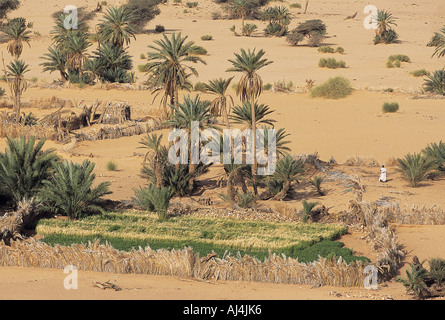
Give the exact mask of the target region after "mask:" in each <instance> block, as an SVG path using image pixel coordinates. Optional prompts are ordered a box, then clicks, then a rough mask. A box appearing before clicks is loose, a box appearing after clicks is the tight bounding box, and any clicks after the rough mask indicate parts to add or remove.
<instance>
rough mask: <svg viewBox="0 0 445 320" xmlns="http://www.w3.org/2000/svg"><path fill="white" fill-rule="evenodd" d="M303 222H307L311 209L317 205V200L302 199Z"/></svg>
mask: <svg viewBox="0 0 445 320" xmlns="http://www.w3.org/2000/svg"><path fill="white" fill-rule="evenodd" d="M302 204H303V217H302V219H303V222H304V223H307V221H308V219H309V217H310V215H311V212H312V210H313V209H314V208H315V207H316V206H317V205H318V202H307V201H306V200H303V202H302Z"/></svg>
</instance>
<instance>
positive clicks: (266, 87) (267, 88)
mask: <svg viewBox="0 0 445 320" xmlns="http://www.w3.org/2000/svg"><path fill="white" fill-rule="evenodd" d="M271 89H272V84H271V83H266V84H264V85H263V91H269V90H271Z"/></svg>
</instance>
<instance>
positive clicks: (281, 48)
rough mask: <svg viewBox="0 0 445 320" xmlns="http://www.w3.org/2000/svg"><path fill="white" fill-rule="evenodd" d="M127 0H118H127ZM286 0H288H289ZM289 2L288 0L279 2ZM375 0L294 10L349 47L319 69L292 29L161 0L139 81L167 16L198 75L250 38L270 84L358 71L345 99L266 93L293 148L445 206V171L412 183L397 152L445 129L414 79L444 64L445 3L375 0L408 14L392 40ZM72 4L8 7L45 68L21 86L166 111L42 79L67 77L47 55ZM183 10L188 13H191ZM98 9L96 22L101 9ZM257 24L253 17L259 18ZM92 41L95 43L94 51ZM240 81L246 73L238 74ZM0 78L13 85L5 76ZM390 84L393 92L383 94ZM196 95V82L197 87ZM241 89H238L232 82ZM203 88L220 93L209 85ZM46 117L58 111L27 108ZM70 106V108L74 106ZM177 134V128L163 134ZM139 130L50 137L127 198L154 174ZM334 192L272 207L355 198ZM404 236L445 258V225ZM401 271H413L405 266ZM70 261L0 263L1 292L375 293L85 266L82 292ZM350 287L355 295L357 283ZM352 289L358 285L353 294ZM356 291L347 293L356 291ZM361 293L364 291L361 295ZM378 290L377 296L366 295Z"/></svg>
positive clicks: (372, 193) (139, 43)
mask: <svg viewBox="0 0 445 320" xmlns="http://www.w3.org/2000/svg"><path fill="white" fill-rule="evenodd" d="M122 2H123V1H109V3H110V4H115V3H116V4H119V3H122ZM96 3H97V1H95V0H82V1H76V2H75V3H74V4H75V5H78V6H85V7H86V8H87V10H93V9H94V8H95V7H96ZM286 3H288V2H287V1H285V2H284V3H283V4H286ZM276 4H281V3H276ZM367 4H368V2H367V1H361V0H360V1H337V0H335V1H311V2H310V5H309V9H308V13H307V14H306V15H304V14H301V10H299V9H291V12H292V13H293V14H294V18H293V20H292V23H291V25H290V28H292V27H294V26H296V25H297V24H298V23H299V22H303V21H305V20H308V19H322V20H323V21H324V22H325V23H326V25H327V30H328V36H329V38H327V39H326V41H325V42H326V44H329V45H332V46H334V47H335V46H341V47H343V48H344V49H345V54H343V55H339V54H335V55H332V56H333V57H335V58H336V59H340V60H344V61H345V62H346V64H347V66H348V67H347V68H346V69H341V70H338V69H337V70H326V69H321V68H318V67H317V64H318V60H319V59H320V58H321V57H328V56H329V57H330V56H331V55H321V54H319V53H317V49H316V48H310V47H307V46H304V45H302V46H298V47H292V46H289V45H288V44H287V43H286V41H285V39H284V38H265V37H262V36H261V34H260V32H258V33H257V34H254V36H252V37H235V36H234V35H233V33H232V32H230V31H229V28H230V27H231V26H232V25H236V27H237V29H238V30H239V29H240V25H241V23H240V21H239V20H212V13H213V12H217V11H220V7H219V6H218V5H216V4H214V3H213V2H212V1H210V0H201V1H199V6H198V8H196V9H188V8H186V6H185V5H181V4H179V5H178V4H170V3H169V4H167V5H160V6H159V8H160V10H161V14H160V15H159V16H157V17H156V18H155V19H154V20H153V21H151V22H150V23H149V25H148V26H147V28H148V31H149V32H147V33H146V34H143V35H139V36H138V37H137V40H136V41H133V42H132V43H131V45H130V47H129V52H130V54H131V55H132V56H133V59H134V65H135V71H136V76H137V81H138V82H139V83H140V82H142V81H143V80H144V79H145V75H144V74H143V73H140V72H138V71H137V69H136V67H137V65H139V64H142V63H143V62H144V61H143V60H141V59H140V54H141V53H147V51H148V45H150V44H152V42H153V40H155V39H159V38H161V37H162V36H161V35H159V34H154V33H153V32H151V31H153V29H154V27H155V26H156V25H158V24H161V25H164V26H165V28H166V30H167V34H169V33H171V32H173V31H175V32H181V33H182V34H183V35H188V37H189V39H190V40H193V41H195V42H196V43H197V44H198V45H202V46H204V47H205V48H206V49H207V50H208V55H206V56H204V57H203V58H204V59H205V61H206V62H207V65H197V66H196V68H197V70H198V72H199V78H192V81H193V82H194V83H196V82H197V81H202V82H205V81H208V80H209V79H214V78H218V77H229V76H232V75H235V74H230V73H226V72H225V71H226V69H227V68H228V67H230V63H229V62H228V59H231V58H233V57H234V54H233V53H234V52H238V51H239V50H240V49H241V48H245V49H248V48H251V49H253V48H257V49H264V50H265V51H266V58H267V59H269V60H272V61H273V64H272V65H270V66H268V67H266V68H264V69H262V70H261V71H260V75H261V77H262V78H263V80H264V82H265V83H274V82H276V81H281V80H286V81H292V82H293V83H294V85H295V86H296V87H297V89H298V90H297V91H302V89H303V88H304V86H305V85H306V80H308V79H312V80H315V84H316V85H317V84H320V83H322V82H323V81H325V80H326V79H328V78H330V77H333V76H337V75H341V76H345V77H346V78H348V79H349V80H350V81H351V83H352V85H353V87H354V89H355V90H354V92H353V94H352V95H351V96H349V97H347V98H345V99H339V100H324V99H312V98H310V96H309V94H308V93H305V92H295V93H289V94H284V93H273V92H264V93H263V94H262V95H261V98H260V102H261V103H265V104H268V105H269V106H270V107H271V109H273V110H275V113H274V114H273V117H274V119H275V120H276V121H277V122H276V127H277V128H285V129H286V131H287V132H288V133H290V134H291V136H290V139H289V140H291V144H290V145H289V146H290V148H291V149H292V153H295V154H300V153H313V152H317V153H318V154H319V156H320V158H321V159H323V160H326V161H328V160H329V159H330V158H331V157H333V158H335V160H336V161H337V162H338V163H339V165H338V166H337V167H336V169H338V170H342V171H345V172H348V173H350V174H359V175H360V176H361V177H362V179H363V181H364V183H365V184H366V186H367V192H366V193H365V194H364V200H366V201H374V200H378V199H380V198H381V197H393V198H394V199H395V200H397V201H399V202H400V204H401V205H402V206H404V205H406V206H408V207H410V206H412V205H417V206H423V205H426V206H428V207H431V206H433V205H436V206H439V207H442V208H445V197H443V196H442V195H443V194H444V191H445V180H444V179H443V177H440V178H438V179H437V180H435V181H431V180H428V181H426V182H424V183H423V184H422V186H421V187H420V188H417V189H413V188H410V187H409V186H408V185H407V183H406V182H405V181H404V180H403V179H401V176H400V174H399V173H397V172H396V170H395V167H394V166H393V165H391V162H392V161H391V159H393V158H397V157H401V156H403V155H405V154H406V153H412V152H419V151H420V150H421V149H422V148H424V147H425V146H426V145H427V144H428V143H431V142H438V141H440V140H441V139H443V132H444V131H443V124H444V122H443V120H444V119H445V109H444V108H443V107H444V105H445V100H443V99H414V98H415V97H416V96H418V95H419V94H420V93H421V86H422V84H423V78H414V77H412V76H411V75H410V74H409V73H410V72H411V71H413V70H416V69H422V68H425V69H426V70H429V71H434V70H438V69H442V68H443V67H444V65H445V59H443V58H442V59H437V58H432V57H431V55H432V53H433V51H434V49H433V48H429V47H426V43H427V42H428V41H429V40H430V38H431V36H432V35H433V33H434V32H436V31H438V30H439V29H440V28H441V27H442V26H443V23H444V22H443V21H444V18H445V4H441V3H439V1H437V0H423V1H422V2H420V1H403V0H395V1H391V2H390V3H388V1H383V0H375V1H373V5H375V6H377V7H378V8H382V9H386V10H390V11H391V12H392V13H393V14H394V16H396V17H397V18H398V20H397V26H396V27H395V29H396V31H397V32H398V33H399V34H400V39H401V43H400V44H393V45H377V46H374V45H373V44H372V40H373V34H374V31H373V30H366V29H365V28H364V27H363V19H364V18H365V17H366V14H365V13H363V8H364V7H365V5H367ZM63 7H64V3H61V2H59V1H55V0H22V6H21V8H19V9H18V10H16V11H14V12H12V13H11V14H10V17H11V18H12V17H17V16H24V17H26V18H27V20H28V21H32V22H33V23H34V25H33V29H32V30H33V31H34V34H33V36H32V40H31V48H29V47H28V46H26V45H25V47H24V51H23V54H22V59H24V60H25V61H26V63H28V64H29V65H30V69H31V72H29V73H28V74H27V76H28V78H29V79H31V78H33V77H36V78H37V82H36V84H35V85H32V86H31V87H30V88H29V89H28V90H27V91H26V92H25V93H24V95H23V100H24V101H33V100H37V99H49V98H51V97H58V98H60V99H66V100H72V101H73V102H75V103H80V102H81V101H83V102H84V103H93V102H94V101H96V100H99V101H126V102H128V103H129V104H130V105H131V106H132V107H133V116H134V117H135V118H138V117H143V116H145V115H147V114H150V113H152V112H153V111H156V110H157V108H158V103H159V101H157V100H156V101H153V96H152V95H151V94H150V92H149V91H141V90H125V91H124V90H117V89H111V90H104V89H100V88H99V87H98V86H93V87H89V86H87V87H86V88H83V89H80V88H77V87H76V86H72V87H71V88H68V89H64V90H57V89H48V88H42V86H45V85H46V84H50V83H52V81H53V80H55V79H57V76H58V75H57V74H56V73H54V74H49V73H43V72H42V69H41V66H39V64H40V63H41V62H42V60H41V59H40V57H41V56H43V54H44V53H46V52H47V48H48V47H49V46H50V45H51V38H50V31H51V29H52V19H51V18H50V16H51V14H52V13H53V12H55V11H57V10H61V9H63ZM184 9H187V10H188V12H187V13H184ZM354 12H358V14H357V17H356V18H355V19H354V20H344V18H345V17H346V16H348V15H351V14H353V13H354ZM100 17H101V15H100V14H99V15H98V16H97V17H96V18H95V19H94V20H93V21H92V22H91V24H92V25H94V24H95V23H97V21H98V20H99V19H100ZM249 22H253V21H249ZM254 23H255V24H257V26H258V30H260V31H261V30H262V29H264V27H265V25H266V24H265V23H263V22H261V21H254ZM204 34H211V35H212V36H213V40H212V41H202V40H201V39H200V38H201V36H202V35H204ZM0 50H1V51H2V52H3V54H4V57H5V60H6V63H8V62H9V61H10V56H9V54H8V53H7V51H6V44H0ZM92 50H94V49H92ZM391 54H406V55H408V56H409V57H410V58H411V61H412V63H406V64H402V67H401V68H397V69H388V68H386V59H387V58H388V56H389V55H391ZM235 76H236V77H235V79H234V81H237V79H239V75H235ZM0 86H2V87H4V88H6V84H5V83H4V82H0ZM388 88H392V89H393V92H392V93H390V92H383V90H384V89H388ZM191 94H192V95H194V94H196V93H195V92H193V93H191ZM231 94H232V96H233V97H234V98H235V100H236V101H237V99H236V96H235V92H233V91H231ZM202 97H203V98H209V99H210V98H211V97H210V96H209V95H206V94H202ZM385 101H395V102H398V103H399V105H400V110H399V112H397V113H395V114H382V112H381V106H382V104H383V103H384V102H385ZM23 111H24V112H27V113H28V112H33V113H34V114H37V115H38V116H42V115H44V114H47V113H49V112H52V111H53V110H40V109H24V110H23ZM67 112H69V110H67ZM164 133H167V132H164ZM141 138H142V137H141V136H133V137H128V138H121V139H117V140H104V141H94V142H79V143H76V144H73V145H71V144H68V145H61V144H57V143H54V142H51V141H48V142H47V143H46V145H45V147H52V148H56V150H57V151H58V153H59V154H60V155H61V156H62V157H64V158H66V159H71V160H73V161H81V160H83V159H87V158H88V159H91V160H92V161H94V162H95V163H96V170H95V171H96V174H97V176H98V178H97V181H98V182H101V181H110V182H111V183H112V185H111V190H112V191H113V194H112V195H110V196H109V198H110V199H114V200H129V199H131V197H132V195H133V192H132V189H133V188H135V187H138V186H140V185H143V184H144V183H145V181H144V179H142V178H141V177H140V176H139V172H140V168H141V163H142V159H143V156H142V155H143V151H142V150H140V149H138V146H139V142H140V141H141ZM4 146H5V140H4V139H0V149H3V148H4ZM355 156H362V157H368V158H373V159H375V160H376V162H377V164H378V165H377V166H375V167H367V166H360V167H358V166H352V167H347V166H344V165H341V164H342V163H344V162H345V161H346V160H347V159H348V158H349V157H355ZM110 160H113V161H115V162H116V163H117V164H118V170H117V171H114V172H110V171H107V170H106V163H107V162H108V161H110ZM381 164H386V166H387V167H388V178H389V182H388V183H387V184H384V185H382V184H379V183H378V174H379V166H380V165H381ZM221 175H222V170H221V168H220V167H217V166H216V167H214V168H212V170H211V172H210V173H209V174H208V176H206V178H210V179H214V180H215V179H218V178H219V177H220V176H221ZM326 188H327V190H328V194H327V195H326V196H324V197H318V196H316V195H314V192H313V191H311V190H309V189H305V190H303V191H302V192H300V193H299V195H298V196H297V198H296V199H294V200H291V201H286V202H284V203H282V202H279V203H278V202H273V201H270V202H268V203H267V205H270V206H272V207H275V208H276V209H277V210H284V211H286V210H290V209H292V208H297V209H298V210H299V209H301V200H302V199H304V198H306V197H308V196H310V197H311V199H314V200H316V201H321V202H322V203H323V205H325V206H326V207H328V208H330V210H331V211H332V212H336V211H340V210H344V209H346V208H347V205H348V201H349V200H350V199H351V198H352V194H351V192H348V190H347V189H346V188H345V187H344V186H342V185H341V184H338V183H328V184H326ZM218 192H220V191H219V190H206V191H205V192H204V193H203V196H209V197H212V198H214V199H217V196H216V195H217V193H218ZM396 230H397V235H398V239H399V241H400V242H401V243H402V244H403V245H404V249H405V250H406V252H407V253H408V255H407V258H406V261H408V262H409V261H410V258H411V257H412V256H413V255H417V256H418V257H419V258H420V259H421V260H422V259H429V258H431V257H438V256H440V257H443V258H445V250H444V249H443V247H444V246H445V241H444V240H443V238H442V237H441V235H442V234H443V232H444V231H445V229H444V227H443V226H397V229H396ZM341 241H344V242H345V243H346V246H348V247H351V248H353V249H354V250H355V251H356V252H357V253H360V254H365V255H366V254H368V255H369V256H372V255H373V254H374V253H372V252H370V251H369V248H368V247H367V245H366V244H365V243H364V241H363V240H361V239H360V234H351V235H347V236H345V237H342V239H341ZM402 272H403V269H402ZM65 276H66V275H64V274H63V271H62V270H36V269H22V268H0V283H1V290H0V298H1V299H5V298H13V299H16V298H17V299H19V298H24V299H56V298H57V299H79V298H81V299H352V298H359V296H360V295H359V292H362V293H363V294H365V293H369V292H367V291H366V290H364V289H363V288H358V289H349V288H327V287H322V288H316V289H310V288H308V287H306V286H286V285H270V284H258V283H231V282H218V283H217V284H215V283H202V282H197V281H191V280H190V279H177V278H174V277H162V276H141V275H105V274H95V273H90V272H81V277H80V278H79V279H80V280H79V281H80V287H79V289H78V290H69V291H68V290H65V289H64V288H63V285H62V283H63V278H64V277H65ZM109 279H112V280H116V281H117V282H118V283H119V285H120V286H121V287H122V288H123V290H122V291H119V292H113V291H109V290H106V291H102V290H100V289H99V288H95V287H93V286H92V281H106V280H109ZM332 291H337V292H341V293H342V296H341V297H337V296H334V295H329V293H330V292H332ZM348 292H350V293H348ZM351 292H352V293H351ZM404 293H405V290H404V288H403V287H402V286H401V285H400V284H396V283H392V282H391V283H389V284H387V286H385V287H382V288H381V289H380V290H379V291H378V292H376V293H375V294H378V295H380V298H381V297H382V296H383V295H390V296H392V297H393V298H395V299H410V298H411V297H409V296H405V295H404ZM346 294H348V295H349V297H347V296H346ZM354 295H355V297H354ZM368 298H369V297H368Z"/></svg>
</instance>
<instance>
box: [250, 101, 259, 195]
mask: <svg viewBox="0 0 445 320" xmlns="http://www.w3.org/2000/svg"><path fill="white" fill-rule="evenodd" d="M252 100H253V99H252ZM251 108H252V134H253V166H252V185H253V192H254V194H255V195H258V189H257V183H256V173H257V166H258V164H257V160H256V117H255V103H254V102H253V101H252V102H251Z"/></svg>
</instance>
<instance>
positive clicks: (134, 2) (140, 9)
mask: <svg viewBox="0 0 445 320" xmlns="http://www.w3.org/2000/svg"><path fill="white" fill-rule="evenodd" d="M159 3H161V0H129V1H128V2H127V4H126V5H125V6H126V7H127V8H128V9H130V12H131V14H132V16H133V19H134V20H133V27H134V28H135V29H136V32H137V33H141V32H143V30H144V28H145V26H146V25H147V23H148V22H149V21H151V20H153V19H154V18H155V17H156V16H157V15H158V14H159V13H160V12H161V11H160V10H159V8H158V4H159Z"/></svg>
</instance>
